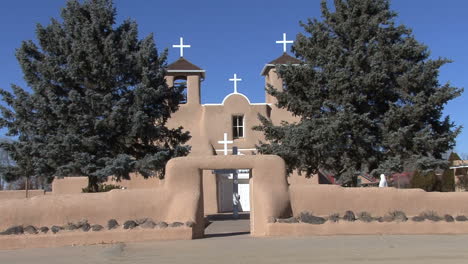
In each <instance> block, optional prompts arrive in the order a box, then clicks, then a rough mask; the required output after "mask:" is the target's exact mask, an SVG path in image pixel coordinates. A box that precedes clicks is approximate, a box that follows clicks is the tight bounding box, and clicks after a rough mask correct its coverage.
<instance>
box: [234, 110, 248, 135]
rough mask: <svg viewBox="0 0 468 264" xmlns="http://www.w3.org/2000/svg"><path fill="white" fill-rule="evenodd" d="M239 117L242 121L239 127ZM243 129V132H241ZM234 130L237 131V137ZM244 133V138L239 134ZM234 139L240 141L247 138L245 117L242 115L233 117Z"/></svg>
mask: <svg viewBox="0 0 468 264" xmlns="http://www.w3.org/2000/svg"><path fill="white" fill-rule="evenodd" d="M239 117H241V118H242V119H241V120H242V125H239ZM239 128H242V130H239ZM234 130H236V131H237V137H236V136H235V135H234ZM240 131H242V136H241V137H240V136H239V132H240ZM232 138H233V139H240V138H245V116H244V115H242V114H237V115H232Z"/></svg>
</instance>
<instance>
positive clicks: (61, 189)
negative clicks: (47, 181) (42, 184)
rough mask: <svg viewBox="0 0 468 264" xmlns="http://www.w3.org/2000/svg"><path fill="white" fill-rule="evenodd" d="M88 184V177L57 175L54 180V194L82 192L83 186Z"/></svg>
mask: <svg viewBox="0 0 468 264" xmlns="http://www.w3.org/2000/svg"><path fill="white" fill-rule="evenodd" d="M87 186H88V177H83V176H80V177H64V178H57V177H55V179H54V181H53V182H52V194H54V195H56V194H76V193H82V190H83V188H85V187H87Z"/></svg>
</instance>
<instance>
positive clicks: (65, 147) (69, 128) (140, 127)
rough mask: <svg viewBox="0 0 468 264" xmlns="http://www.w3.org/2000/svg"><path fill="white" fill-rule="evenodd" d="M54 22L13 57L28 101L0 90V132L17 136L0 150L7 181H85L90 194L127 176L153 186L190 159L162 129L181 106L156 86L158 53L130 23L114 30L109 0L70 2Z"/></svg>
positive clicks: (160, 68)
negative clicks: (147, 179)
mask: <svg viewBox="0 0 468 264" xmlns="http://www.w3.org/2000/svg"><path fill="white" fill-rule="evenodd" d="M61 18H62V19H61V21H59V20H57V19H52V20H51V23H50V24H49V25H47V26H42V25H37V28H36V32H37V35H36V36H37V42H33V41H24V42H23V43H22V45H21V47H20V48H19V49H18V50H17V52H16V57H17V59H18V61H19V63H20V65H21V68H22V70H23V73H24V78H25V80H26V82H27V85H28V86H29V88H30V89H31V92H28V91H27V90H25V89H23V88H20V87H18V86H12V90H13V93H10V92H8V91H6V90H1V91H0V94H1V95H2V97H3V100H4V101H5V103H6V105H7V106H2V107H1V112H2V117H1V119H0V125H1V126H2V127H7V128H8V134H9V135H10V136H17V137H18V140H17V141H15V142H14V143H11V144H2V146H3V147H4V148H5V149H6V150H7V151H8V152H9V153H10V154H11V157H12V158H13V160H14V161H15V162H16V166H15V167H8V168H6V169H7V171H6V173H5V174H6V176H7V178H8V179H10V180H13V179H16V178H18V177H20V176H22V175H27V176H41V177H45V178H48V179H50V178H51V177H54V176H76V175H78V176H79V175H86V176H88V177H89V178H90V186H91V187H93V188H95V187H96V186H97V182H99V181H100V180H103V179H105V178H106V177H107V176H109V175H114V176H115V177H117V178H122V177H124V178H126V177H128V175H129V172H133V171H138V172H140V173H142V174H143V175H144V176H160V177H162V176H163V175H164V166H165V164H166V162H167V161H168V160H169V159H171V158H172V157H176V156H184V155H187V154H188V152H189V151H190V147H189V146H186V145H183V144H184V143H185V142H187V141H188V139H189V138H190V135H189V133H188V132H184V131H182V128H181V127H179V128H176V129H169V128H168V127H166V122H167V120H168V118H170V116H171V113H173V112H175V111H176V110H177V109H178V104H179V101H180V100H181V99H182V97H183V95H182V89H183V87H179V88H174V87H168V86H167V84H166V82H165V79H164V76H165V73H166V53H167V51H164V52H163V53H161V54H158V51H157V49H156V45H155V43H154V40H153V36H152V35H149V36H147V37H146V38H144V39H142V40H140V39H138V31H137V23H136V22H135V21H132V20H125V21H124V22H123V23H122V24H120V25H116V22H115V19H116V9H115V8H114V5H113V3H112V1H111V0H85V1H83V2H80V1H77V0H70V1H68V2H67V4H66V6H65V8H63V9H62V12H61ZM36 43H37V44H36Z"/></svg>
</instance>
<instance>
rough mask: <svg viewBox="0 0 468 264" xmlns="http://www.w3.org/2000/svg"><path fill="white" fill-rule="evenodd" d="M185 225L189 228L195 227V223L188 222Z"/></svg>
mask: <svg viewBox="0 0 468 264" xmlns="http://www.w3.org/2000/svg"><path fill="white" fill-rule="evenodd" d="M185 225H186V226H188V227H193V226H194V225H195V222H193V221H187V222H185Z"/></svg>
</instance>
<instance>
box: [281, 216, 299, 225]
mask: <svg viewBox="0 0 468 264" xmlns="http://www.w3.org/2000/svg"><path fill="white" fill-rule="evenodd" d="M277 221H278V223H287V224H293V223H299V220H297V218H296V217H294V216H292V217H289V218H278V220H277Z"/></svg>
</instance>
